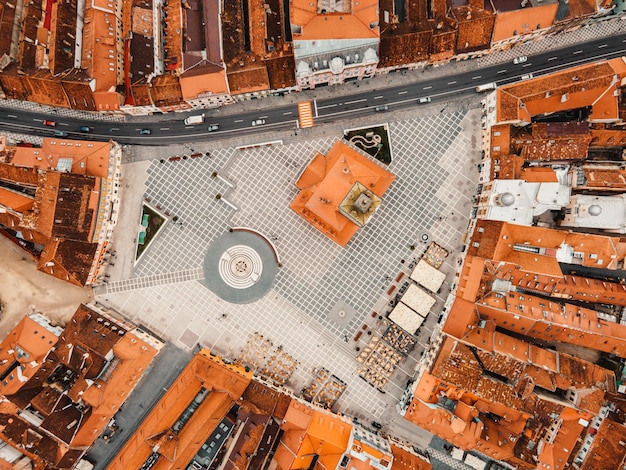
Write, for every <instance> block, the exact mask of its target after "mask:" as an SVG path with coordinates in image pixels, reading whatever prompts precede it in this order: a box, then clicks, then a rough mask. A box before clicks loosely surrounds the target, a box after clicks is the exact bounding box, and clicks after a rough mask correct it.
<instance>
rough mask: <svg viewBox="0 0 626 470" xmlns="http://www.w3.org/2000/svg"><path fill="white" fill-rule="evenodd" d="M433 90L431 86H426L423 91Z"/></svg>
mask: <svg viewBox="0 0 626 470" xmlns="http://www.w3.org/2000/svg"><path fill="white" fill-rule="evenodd" d="M431 88H432V86H430V85H429V86H425V87H424V88H423V90H430V89H431Z"/></svg>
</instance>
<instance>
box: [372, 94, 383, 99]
mask: <svg viewBox="0 0 626 470" xmlns="http://www.w3.org/2000/svg"><path fill="white" fill-rule="evenodd" d="M374 99H375V100H382V99H383V97H382V95H381V96H374Z"/></svg>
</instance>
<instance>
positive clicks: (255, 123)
mask: <svg viewBox="0 0 626 470" xmlns="http://www.w3.org/2000/svg"><path fill="white" fill-rule="evenodd" d="M263 124H265V119H255V120H254V121H252V125H253V126H262V125H263Z"/></svg>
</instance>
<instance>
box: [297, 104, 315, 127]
mask: <svg viewBox="0 0 626 470" xmlns="http://www.w3.org/2000/svg"><path fill="white" fill-rule="evenodd" d="M298 116H299V118H300V127H313V108H312V107H311V102H310V101H301V102H300V103H298Z"/></svg>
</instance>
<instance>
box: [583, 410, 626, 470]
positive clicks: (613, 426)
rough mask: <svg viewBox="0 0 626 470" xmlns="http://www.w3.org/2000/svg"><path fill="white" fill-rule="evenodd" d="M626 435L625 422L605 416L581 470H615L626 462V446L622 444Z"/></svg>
mask: <svg viewBox="0 0 626 470" xmlns="http://www.w3.org/2000/svg"><path fill="white" fill-rule="evenodd" d="M625 435H626V426H624V424H623V423H619V422H616V421H614V420H613V419H611V418H605V419H604V421H603V422H602V424H601V425H600V427H599V428H598V432H597V434H596V435H595V437H594V439H593V441H591V446H589V450H588V451H587V456H586V458H585V460H583V463H582V465H580V467H579V468H580V470H614V469H615V468H623V467H624V464H625V463H626V446H624V445H623V444H622V442H623V440H624V436H625Z"/></svg>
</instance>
